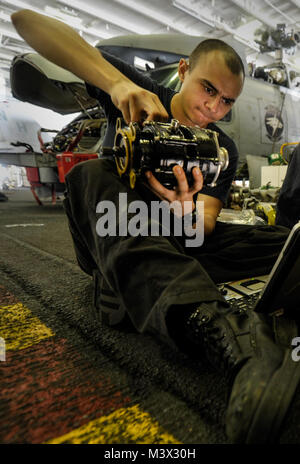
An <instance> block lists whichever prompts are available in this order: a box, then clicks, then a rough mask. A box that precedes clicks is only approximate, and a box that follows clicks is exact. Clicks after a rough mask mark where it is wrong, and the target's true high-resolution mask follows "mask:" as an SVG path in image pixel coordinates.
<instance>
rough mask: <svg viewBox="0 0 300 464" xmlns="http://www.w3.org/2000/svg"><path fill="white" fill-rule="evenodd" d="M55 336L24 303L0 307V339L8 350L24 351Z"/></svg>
mask: <svg viewBox="0 0 300 464" xmlns="http://www.w3.org/2000/svg"><path fill="white" fill-rule="evenodd" d="M54 335H55V334H54V333H53V332H52V330H51V329H49V328H48V327H47V326H45V324H43V323H42V322H41V321H40V320H39V319H38V318H37V317H35V316H34V315H33V314H32V312H31V311H30V310H29V309H28V308H27V307H26V306H24V305H23V304H22V303H16V304H14V305H8V306H0V337H2V338H3V339H4V341H5V349H6V350H23V349H25V348H28V347H29V346H32V345H35V344H36V343H38V342H40V341H41V340H44V339H45V338H49V337H53V336H54Z"/></svg>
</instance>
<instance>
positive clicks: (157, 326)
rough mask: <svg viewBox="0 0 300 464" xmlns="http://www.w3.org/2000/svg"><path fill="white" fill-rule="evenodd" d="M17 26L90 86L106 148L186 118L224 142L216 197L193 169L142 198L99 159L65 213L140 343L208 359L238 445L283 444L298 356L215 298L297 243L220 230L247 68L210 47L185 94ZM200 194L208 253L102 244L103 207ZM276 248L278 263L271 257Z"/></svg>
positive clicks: (113, 241)
mask: <svg viewBox="0 0 300 464" xmlns="http://www.w3.org/2000/svg"><path fill="white" fill-rule="evenodd" d="M12 21H13V24H14V25H15V27H16V29H17V31H18V32H19V33H20V35H21V36H22V37H23V38H24V39H25V40H26V41H27V42H28V43H29V45H31V46H32V47H33V48H35V49H36V50H37V51H38V52H39V53H41V54H42V55H44V56H45V57H46V58H48V59H49V60H51V61H53V62H54V63H56V64H57V65H60V66H62V67H64V68H66V69H68V70H70V71H71V72H73V73H74V74H76V75H78V76H79V77H80V78H82V79H83V80H85V81H86V82H87V84H88V89H89V92H90V93H91V95H93V96H95V97H97V98H99V99H100V101H101V105H102V106H103V107H104V109H105V112H106V116H107V118H108V131H107V134H106V138H105V142H104V144H105V145H112V143H113V137H114V129H115V122H116V118H117V117H119V116H123V119H124V121H125V122H126V123H127V124H128V123H130V122H132V121H137V122H140V123H142V122H143V121H148V120H149V121H150V120H156V121H166V120H170V119H171V118H175V119H177V120H178V121H179V122H180V123H182V124H185V125H190V126H195V125H198V126H200V127H202V128H205V127H208V128H213V129H215V130H217V131H218V132H219V140H220V145H221V146H225V147H226V148H227V149H228V151H229V157H230V166H229V168H228V170H227V171H225V172H224V173H222V175H221V176H220V178H219V181H218V185H217V187H215V188H209V187H207V186H204V187H203V178H202V174H201V172H199V171H197V170H196V169H193V179H194V183H193V185H192V186H191V187H190V186H189V185H188V183H187V179H186V176H185V173H184V172H183V171H182V169H181V168H180V167H174V169H173V172H174V176H175V177H176V180H177V188H176V189H174V190H168V189H166V188H165V187H164V186H163V185H162V184H161V183H159V182H158V180H157V179H156V178H155V176H154V175H153V174H152V173H148V178H147V182H146V181H143V180H139V181H138V182H137V186H136V188H135V189H134V190H132V189H130V187H129V185H128V183H127V182H126V181H124V180H123V179H122V180H121V179H120V177H119V176H118V174H117V173H116V169H115V166H114V163H112V162H109V161H108V160H101V159H99V160H93V161H89V162H87V163H80V164H79V165H77V166H76V167H75V168H74V169H73V170H72V171H71V173H70V174H69V175H68V177H67V181H66V185H67V195H66V199H65V202H64V205H65V209H66V212H67V215H68V218H69V223H70V230H71V233H72V237H73V240H74V245H75V250H76V255H77V259H78V262H79V264H80V266H81V268H82V269H83V270H84V271H86V272H87V273H89V274H95V272H96V273H97V274H98V275H99V279H100V281H101V292H102V295H103V298H104V297H105V296H108V297H109V298H113V297H114V296H116V298H117V301H118V305H119V307H120V309H121V310H122V311H124V312H126V313H127V315H128V316H129V318H130V320H131V322H132V323H133V325H134V327H135V328H136V329H137V330H138V331H139V332H144V331H152V332H155V333H156V334H157V335H158V336H160V337H161V338H163V339H164V340H166V341H168V342H169V343H170V344H172V345H173V346H175V347H177V348H180V349H183V350H184V351H186V352H188V353H189V354H192V355H193V356H194V357H195V356H196V357H198V358H201V357H202V356H206V357H207V358H208V359H209V360H210V361H211V363H212V364H213V365H214V366H216V368H222V369H223V370H224V372H225V373H226V374H227V375H229V376H230V378H231V382H232V392H231V397H230V401H229V405H228V411H227V423H226V428H227V433H228V436H229V438H230V439H231V440H232V441H234V442H248V443H250V442H260V441H264V440H265V441H270V440H271V439H274V438H275V436H276V435H277V434H278V432H279V430H280V426H281V425H282V421H283V419H284V417H285V415H286V412H287V410H288V408H289V405H290V403H291V401H292V397H293V394H294V392H295V389H296V386H297V383H298V379H299V367H298V366H297V365H296V363H293V362H291V357H290V354H289V352H288V351H285V350H283V349H281V348H280V347H279V346H277V345H276V344H275V343H274V342H273V340H272V334H271V332H270V330H269V328H268V326H267V325H266V324H265V323H264V322H263V320H262V319H261V318H260V317H259V316H258V315H257V314H253V313H249V314H246V313H243V314H235V313H232V312H231V310H230V309H228V305H227V304H226V302H225V300H224V298H223V296H222V295H221V294H220V292H219V291H218V289H217V287H216V286H215V282H218V281H222V279H223V281H224V280H229V279H231V278H234V277H235V276H236V277H237V278H238V277H243V276H245V277H246V276H249V273H250V274H253V273H254V272H256V273H258V274H259V273H260V274H262V273H266V272H268V270H269V269H270V266H271V265H272V264H273V263H274V261H275V259H276V256H277V254H278V252H279V250H280V249H281V247H282V245H283V243H284V240H285V238H286V236H287V230H286V229H284V228H282V229H280V228H279V229H277V230H276V232H275V229H272V228H267V230H266V228H260V229H257V228H252V227H250V228H247V227H246V226H240V227H236V228H232V227H229V228H228V227H226V226H227V225H223V226H221V225H220V224H217V223H216V221H217V217H218V214H219V212H220V210H221V208H222V206H223V203H224V201H225V199H226V195H227V193H228V190H229V187H230V184H231V182H232V179H233V176H234V172H235V167H236V160H237V153H236V148H235V145H234V143H233V142H232V141H231V140H230V139H229V138H228V137H227V136H226V135H225V134H224V133H223V132H222V131H220V130H219V129H217V127H216V126H215V125H213V123H214V122H215V121H217V120H219V119H221V118H223V117H224V116H225V115H226V113H227V112H228V111H229V110H230V108H231V107H232V105H233V104H234V102H235V100H236V99H237V98H238V96H239V94H240V92H241V91H242V86H243V81H244V71H243V67H242V64H241V60H240V58H239V57H238V56H237V54H236V53H235V52H234V50H232V49H231V48H230V47H228V46H227V45H226V44H224V43H223V42H221V41H208V42H205V43H204V44H203V45H201V44H200V45H199V47H197V48H196V49H195V50H194V52H193V53H192V54H191V56H190V60H189V63H188V62H187V61H186V60H183V59H182V60H181V61H180V63H179V68H178V73H179V77H180V79H181V81H182V87H181V90H180V92H179V93H174V92H172V91H170V90H169V89H165V88H163V87H161V86H158V85H156V84H155V83H153V82H152V81H151V80H149V79H145V78H144V77H143V75H142V74H140V73H137V72H136V71H135V70H134V69H132V68H131V67H129V66H127V65H126V64H125V63H123V62H121V61H119V60H117V59H115V58H114V57H111V56H109V55H105V58H106V59H105V58H104V57H103V56H102V55H101V54H100V53H99V51H97V50H95V49H94V48H93V47H91V46H89V45H88V44H87V43H86V42H85V41H84V40H83V39H82V38H81V37H80V36H79V35H77V34H76V33H75V32H74V31H73V30H72V29H71V28H69V27H68V26H67V25H65V24H62V23H60V22H59V21H56V20H53V19H51V18H47V17H44V16H42V15H38V14H36V13H34V12H30V11H28V10H24V11H20V12H18V13H16V14H13V15H12ZM198 192H200V194H199V195H198V200H202V201H203V202H204V229H205V236H206V237H207V238H206V239H205V242H204V245H203V246H202V247H200V248H199V249H195V250H193V251H191V250H187V249H184V246H183V245H182V243H181V242H180V240H179V239H177V237H176V238H175V237H174V236H172V235H171V236H169V237H165V236H145V237H144V236H142V237H135V236H131V235H129V234H127V235H126V236H121V235H119V236H114V235H108V236H106V237H99V236H98V235H97V218H98V215H97V212H96V210H97V205H98V204H99V201H101V202H102V201H103V202H104V201H106V200H108V201H110V202H111V201H113V202H114V203H115V205H116V212H117V214H116V218H117V220H118V219H120V218H121V219H120V220H122V218H123V217H124V214H123V213H124V211H121V208H120V207H119V206H118V201H117V199H118V197H119V195H120V193H126V194H127V198H128V205H129V204H131V202H133V201H136V200H145V201H147V202H148V203H151V201H152V200H157V199H158V198H159V199H164V200H166V201H168V202H169V203H171V202H173V201H175V200H176V201H179V202H180V204H181V205H182V213H183V215H184V216H185V215H187V214H190V213H191V211H192V210H193V209H194V208H195V202H194V196H195V194H197V193H198ZM119 208H120V210H119ZM271 232H272V233H271ZM266 236H267V238H268V240H269V243H268V250H269V251H268V253H267V254H266V256H263V257H262V256H261V255H260V253H261V251H264V252H266V246H265V241H266ZM237 243H238V246H236V245H237ZM270 250H271V251H270ZM238 252H240V253H241V254H242V256H238ZM233 253H235V254H233ZM245 263H246V264H245ZM241 274H242V275H241ZM111 305H112V307H113V306H114V305H113V303H111ZM292 379H293V381H292ZM278 385H280V388H279V389H278V388H277V386H278ZM275 387H276V388H275ZM283 403H284V406H283V407H282V404H283Z"/></svg>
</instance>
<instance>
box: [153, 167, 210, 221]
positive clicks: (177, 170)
mask: <svg viewBox="0 0 300 464" xmlns="http://www.w3.org/2000/svg"><path fill="white" fill-rule="evenodd" d="M173 173H174V175H175V177H176V179H177V187H176V188H175V189H174V190H169V189H167V188H166V187H164V186H163V185H162V184H161V183H160V182H159V181H158V180H157V179H156V178H155V176H154V174H153V173H152V172H151V171H147V172H146V173H145V174H146V178H147V180H148V184H149V187H150V188H151V190H152V192H153V193H155V194H156V195H157V196H158V197H159V198H160V199H161V200H166V201H168V202H169V203H172V202H173V201H179V202H180V203H181V207H182V216H184V215H185V214H188V213H191V212H192V211H193V210H194V209H195V203H194V201H193V197H194V195H195V194H196V193H198V192H199V191H200V190H201V189H202V187H203V176H202V172H201V170H200V169H199V168H197V167H196V168H193V170H192V175H193V178H194V183H193V185H192V186H191V187H190V186H189V184H188V181H187V178H186V175H185V172H184V170H183V169H182V167H181V166H179V165H176V166H174V167H173ZM175 214H176V212H175Z"/></svg>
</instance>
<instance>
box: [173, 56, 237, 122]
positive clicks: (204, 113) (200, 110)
mask: <svg viewBox="0 0 300 464" xmlns="http://www.w3.org/2000/svg"><path fill="white" fill-rule="evenodd" d="M178 74H179V78H180V80H181V81H182V87H181V90H180V92H179V97H180V105H181V112H182V116H183V118H184V120H185V122H184V124H186V125H190V126H194V125H197V126H200V127H202V128H205V127H207V125H208V124H209V123H211V122H216V121H219V120H220V119H222V118H223V117H224V116H225V115H226V114H227V113H228V111H230V109H231V108H232V106H233V104H234V102H235V100H236V99H237V97H238V96H239V95H240V93H241V91H242V88H243V75H242V74H240V75H236V74H233V73H232V72H231V71H230V70H229V69H228V67H227V65H226V63H225V61H224V58H223V55H222V53H221V52H219V51H212V52H209V53H207V54H203V55H202V56H200V57H199V59H198V61H197V62H196V63H195V65H194V67H193V69H192V71H190V69H189V66H188V64H187V62H186V61H185V60H184V59H182V60H180V63H179V68H178ZM182 123H183V122H182Z"/></svg>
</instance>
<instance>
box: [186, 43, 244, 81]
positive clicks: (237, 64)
mask: <svg viewBox="0 0 300 464" xmlns="http://www.w3.org/2000/svg"><path fill="white" fill-rule="evenodd" d="M215 50H217V51H220V52H222V53H223V56H224V60H225V63H226V65H227V67H228V69H230V71H231V72H232V74H236V75H238V74H240V73H242V74H243V77H245V67H244V64H243V62H242V60H241V57H240V56H239V54H238V53H237V52H236V51H235V50H234V48H232V47H231V46H230V45H228V44H227V43H225V42H223V40H219V39H206V40H203V42H200V43H199V44H198V45H197V47H196V48H195V49H194V50H193V51H192V53H191V54H190V56H189V66H190V70H192V69H193V67H194V66H195V65H196V63H197V61H198V59H199V57H200V56H201V55H204V54H206V53H209V52H212V51H215Z"/></svg>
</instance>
